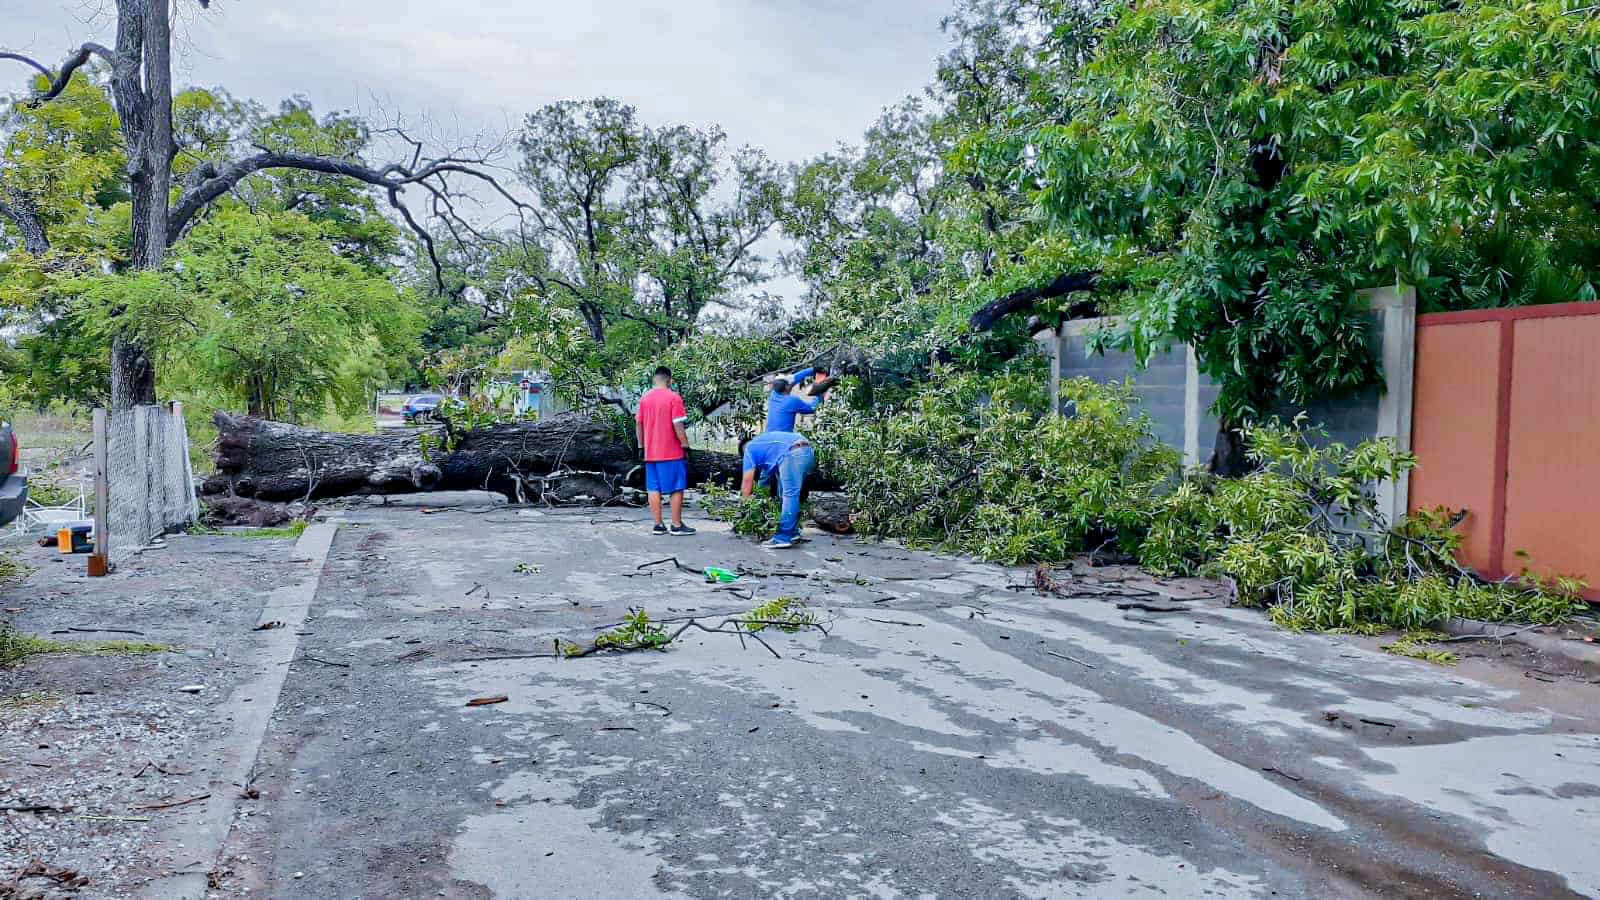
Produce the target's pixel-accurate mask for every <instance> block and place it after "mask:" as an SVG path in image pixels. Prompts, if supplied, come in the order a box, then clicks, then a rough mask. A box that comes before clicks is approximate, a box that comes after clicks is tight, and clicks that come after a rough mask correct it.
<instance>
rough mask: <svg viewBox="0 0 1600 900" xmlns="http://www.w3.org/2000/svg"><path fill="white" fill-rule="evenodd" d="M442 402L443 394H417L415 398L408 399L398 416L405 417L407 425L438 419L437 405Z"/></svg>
mask: <svg viewBox="0 0 1600 900" xmlns="http://www.w3.org/2000/svg"><path fill="white" fill-rule="evenodd" d="M443 400H444V395H443V394H418V395H416V396H415V397H408V398H407V399H406V405H405V406H404V407H403V408H401V410H400V414H401V415H403V416H405V419H406V423H407V424H410V423H413V422H426V421H428V420H430V419H434V418H437V417H438V415H439V403H440V402H441V401H443Z"/></svg>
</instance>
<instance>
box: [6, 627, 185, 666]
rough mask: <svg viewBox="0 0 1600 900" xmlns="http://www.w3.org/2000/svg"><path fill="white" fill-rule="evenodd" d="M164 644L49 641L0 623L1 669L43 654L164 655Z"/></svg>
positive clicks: (167, 647) (166, 648) (165, 651)
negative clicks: (2, 666)
mask: <svg viewBox="0 0 1600 900" xmlns="http://www.w3.org/2000/svg"><path fill="white" fill-rule="evenodd" d="M170 650H172V648H171V647H169V646H167V645H166V644H156V643H151V642H149V641H52V640H50V639H49V638H41V637H35V636H33V635H31V634H23V633H22V632H20V631H18V630H16V629H15V628H14V627H12V626H11V624H10V623H0V665H4V666H9V665H15V664H16V663H19V662H22V661H23V660H25V659H27V658H28V657H30V656H38V655H40V654H43V653H83V654H87V655H91V656H137V655H143V654H146V653H167V652H169V651H170Z"/></svg>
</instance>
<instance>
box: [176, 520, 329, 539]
mask: <svg viewBox="0 0 1600 900" xmlns="http://www.w3.org/2000/svg"><path fill="white" fill-rule="evenodd" d="M310 526H311V523H310V522H307V521H305V520H304V519H301V520H300V521H298V522H291V523H289V524H288V525H282V526H279V527H276V528H244V529H240V530H237V531H226V530H224V529H221V528H216V527H214V526H211V525H204V524H201V523H199V522H195V523H194V524H192V525H190V526H189V527H188V528H186V529H184V533H185V534H190V535H194V536H196V537H232V538H244V539H245V540H247V541H275V540H283V539H289V540H293V539H296V538H298V537H300V535H302V534H305V533H306V529H307V528H309V527H310Z"/></svg>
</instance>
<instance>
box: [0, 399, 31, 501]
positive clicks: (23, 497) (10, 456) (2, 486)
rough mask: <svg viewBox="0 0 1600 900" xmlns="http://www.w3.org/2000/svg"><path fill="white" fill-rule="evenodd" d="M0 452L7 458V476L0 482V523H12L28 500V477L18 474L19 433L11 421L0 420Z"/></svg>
mask: <svg viewBox="0 0 1600 900" xmlns="http://www.w3.org/2000/svg"><path fill="white" fill-rule="evenodd" d="M0 453H3V454H5V460H6V464H5V465H6V478H5V481H4V482H0V525H10V524H11V522H12V520H14V519H16V517H17V516H20V515H22V507H23V506H25V505H27V502H28V479H26V478H24V477H22V476H21V475H19V474H17V470H18V468H19V466H18V464H17V463H18V460H17V457H18V447H17V434H16V432H14V431H12V430H11V423H10V422H0Z"/></svg>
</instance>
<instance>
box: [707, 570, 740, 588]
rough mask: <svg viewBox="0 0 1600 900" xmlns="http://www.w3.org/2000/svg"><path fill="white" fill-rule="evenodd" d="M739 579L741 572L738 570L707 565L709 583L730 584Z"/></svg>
mask: <svg viewBox="0 0 1600 900" xmlns="http://www.w3.org/2000/svg"><path fill="white" fill-rule="evenodd" d="M738 580H739V573H737V572H730V571H728V570H727V569H719V568H717V567H716V566H706V583H707V584H714V583H718V582H720V583H722V584H729V583H731V582H734V581H738Z"/></svg>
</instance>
